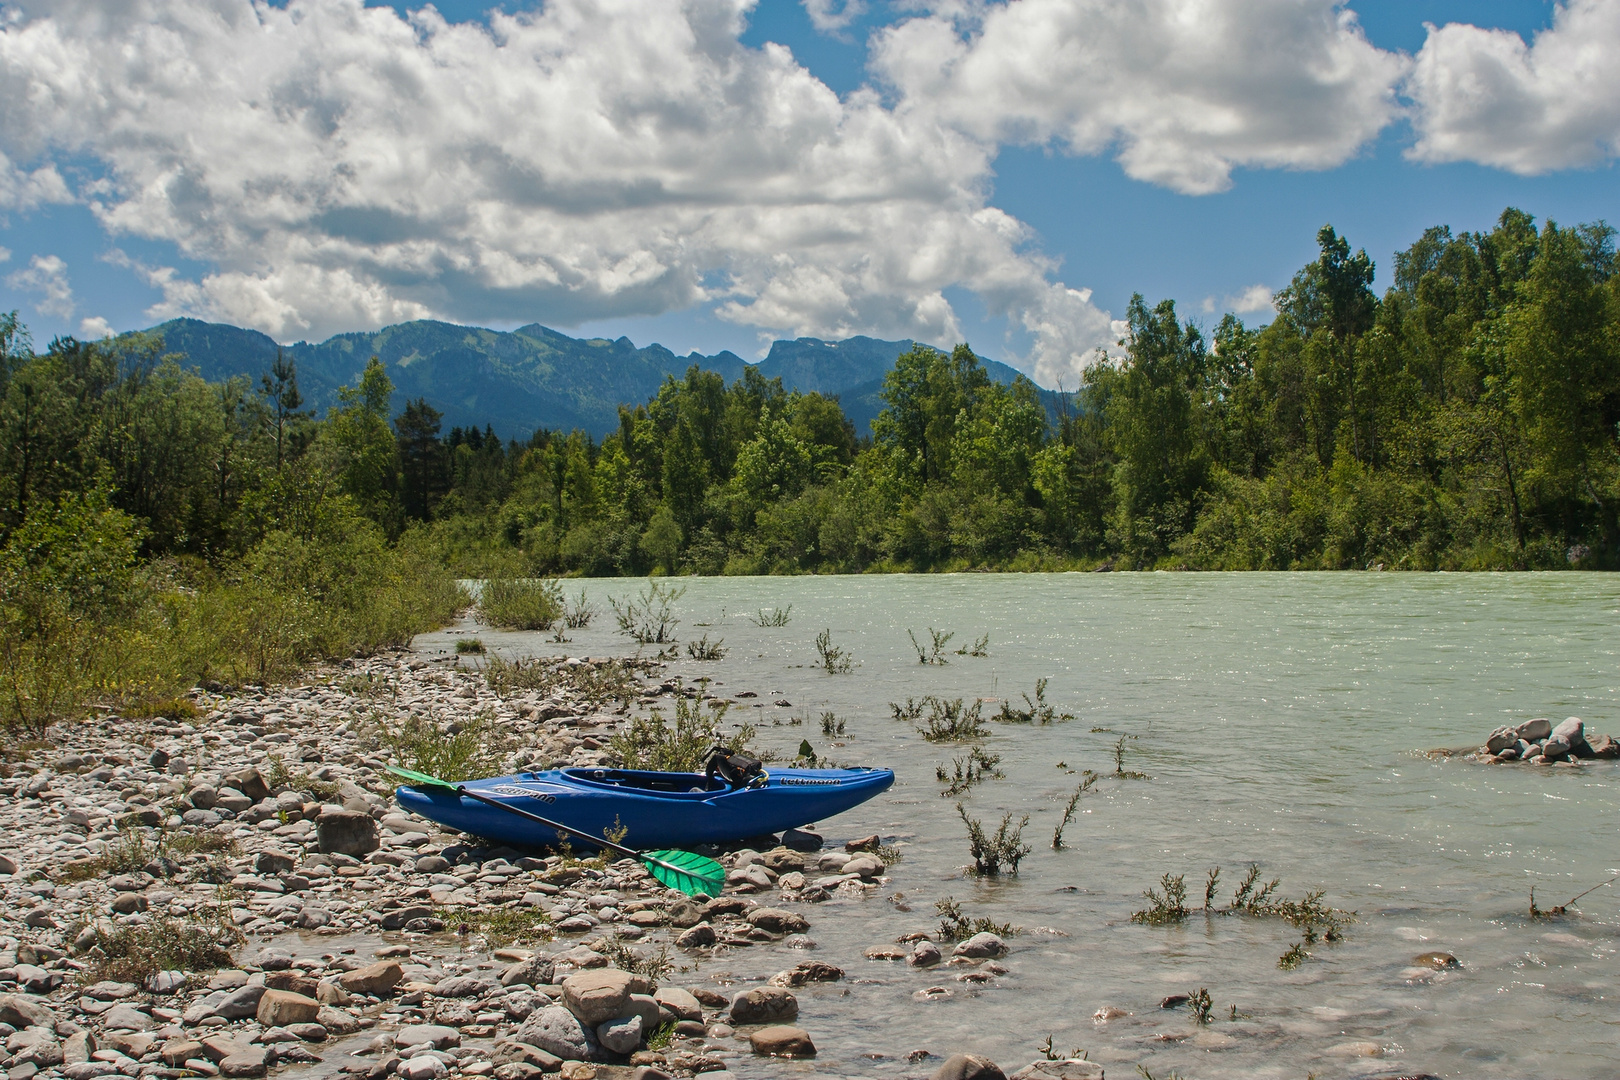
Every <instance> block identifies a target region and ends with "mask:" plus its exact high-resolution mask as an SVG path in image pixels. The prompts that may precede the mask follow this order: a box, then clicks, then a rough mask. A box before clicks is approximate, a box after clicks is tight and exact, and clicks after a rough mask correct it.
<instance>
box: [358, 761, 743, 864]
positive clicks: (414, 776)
mask: <svg viewBox="0 0 1620 1080" xmlns="http://www.w3.org/2000/svg"><path fill="white" fill-rule="evenodd" d="M388 771H389V772H391V773H393V774H394V775H395V776H398V777H402V778H404V779H406V780H409V781H410V782H411V783H413V784H418V785H425V786H427V787H436V788H444V789H445V790H447V791H454V792H455V793H456V794H458V795H464V796H466V797H467V798H469V799H474V800H476V801H478V802H481V803H483V804H485V805H486V806H494V807H498V808H499V809H501V810H505V811H506V812H507V813H509V814H516V815H517V816H518V817H521V818H528V819H529V820H530V821H535V822H539V823H540V824H541V825H549V826H550V827H551V828H553V829H556V830H557V831H559V832H565V833H570V834H572V835H574V836H577V837H579V838H580V839H581V840H584V841H586V842H588V843H592V844H595V845H597V846H598V847H605V848H607V849H608V850H609V851H617V852H618V853H619V854H620V855H628V856H630V858H632V859H639V860H641V864H642V865H643V866H645V867H646V868H647V872H648V873H650V874H652V876H653V877H655V878H657V879H658V880H659V881H661V882H663V883H664V884H665V885H668V886H669V887H670V888H672V889H678V890H680V891H681V892H683V893H685V894H686V895H688V896H719V895H720V890H721V888H722V887H723V886H724V885H725V883H726V868H725V867H723V866H721V865H720V864H719V863H717V862H715V861H714V860H713V859H710V858H706V857H704V856H702V855H698V854H696V853H694V852H690V851H676V850H666V851H635V850H633V849H631V848H627V847H625V846H624V845H623V844H616V843H614V842H613V841H612V840H608V839H605V838H604V837H600V836H592V835H591V834H590V833H588V832H584V831H582V830H580V829H576V828H574V827H573V826H572V825H564V824H563V823H562V822H560V821H552V820H551V819H550V818H543V817H541V816H540V815H539V814H531V813H529V811H527V810H520V809H518V808H517V807H515V806H513V805H512V804H511V803H506V802H502V801H501V800H499V799H495V798H491V797H490V796H488V795H485V794H483V793H482V792H478V791H474V790H473V789H472V788H469V787H468V786H467V785H465V784H452V783H451V782H450V781H448V780H440V779H439V778H438V777H436V776H429V775H427V774H426V773H419V772H412V771H411V770H410V769H400V768H396V767H394V766H393V765H390V766H388Z"/></svg>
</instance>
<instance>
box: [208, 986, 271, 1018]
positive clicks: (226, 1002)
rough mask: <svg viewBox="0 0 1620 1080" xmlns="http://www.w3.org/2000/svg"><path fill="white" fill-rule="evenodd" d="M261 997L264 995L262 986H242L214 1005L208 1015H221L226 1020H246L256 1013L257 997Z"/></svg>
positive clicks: (257, 1007) (257, 1006)
mask: <svg viewBox="0 0 1620 1080" xmlns="http://www.w3.org/2000/svg"><path fill="white" fill-rule="evenodd" d="M262 997H264V987H262V986H244V987H242V988H241V989H239V990H232V991H231V992H230V993H228V994H226V995H225V997H224V999H223V1000H221V1001H220V1003H219V1004H218V1005H215V1006H214V1008H213V1010H212V1011H211V1012H210V1013H209V1015H210V1016H223V1017H224V1018H225V1019H227V1020H246V1019H247V1018H248V1017H250V1016H254V1015H256V1014H257V1013H258V1011H259V999H260V998H262Z"/></svg>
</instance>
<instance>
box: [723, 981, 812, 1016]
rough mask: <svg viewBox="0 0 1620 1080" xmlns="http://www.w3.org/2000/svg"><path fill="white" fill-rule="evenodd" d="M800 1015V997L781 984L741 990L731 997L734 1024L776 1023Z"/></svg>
mask: <svg viewBox="0 0 1620 1080" xmlns="http://www.w3.org/2000/svg"><path fill="white" fill-rule="evenodd" d="M798 1015H799V1001H798V999H797V998H795V997H794V996H793V995H792V994H790V993H788V991H786V990H784V989H782V988H781V987H779V986H756V987H754V988H753V989H751V990H740V991H738V992H737V995H736V996H735V997H733V998H732V999H731V1022H732V1023H733V1024H775V1023H780V1022H781V1021H783V1020H792V1019H794V1018H795V1017H797V1016H798Z"/></svg>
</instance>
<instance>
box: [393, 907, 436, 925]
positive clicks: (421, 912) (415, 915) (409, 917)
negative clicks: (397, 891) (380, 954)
mask: <svg viewBox="0 0 1620 1080" xmlns="http://www.w3.org/2000/svg"><path fill="white" fill-rule="evenodd" d="M432 917H433V909H432V908H430V907H424V906H422V905H420V904H411V905H409V906H407V907H402V908H395V909H394V910H393V911H390V912H388V913H386V914H385V915H383V918H382V928H383V929H384V930H403V929H404V928H405V925H406V924H407V923H412V922H415V921H416V920H417V919H428V918H432Z"/></svg>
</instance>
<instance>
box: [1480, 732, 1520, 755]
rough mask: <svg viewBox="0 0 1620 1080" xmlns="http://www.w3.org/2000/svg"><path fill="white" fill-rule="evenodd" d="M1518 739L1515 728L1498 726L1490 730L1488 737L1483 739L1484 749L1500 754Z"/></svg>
mask: <svg viewBox="0 0 1620 1080" xmlns="http://www.w3.org/2000/svg"><path fill="white" fill-rule="evenodd" d="M1518 741H1519V732H1518V729H1517V728H1510V727H1499V728H1497V729H1496V730H1495V731H1493V732H1491V734H1490V737H1489V738H1487V739H1486V740H1485V749H1487V750H1489V751H1490V752H1491V753H1493V754H1500V753H1501V752H1502V751H1503V750H1506V749H1507V748H1508V747H1510V746H1512V745H1514V744H1515V743H1517V742H1518Z"/></svg>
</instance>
